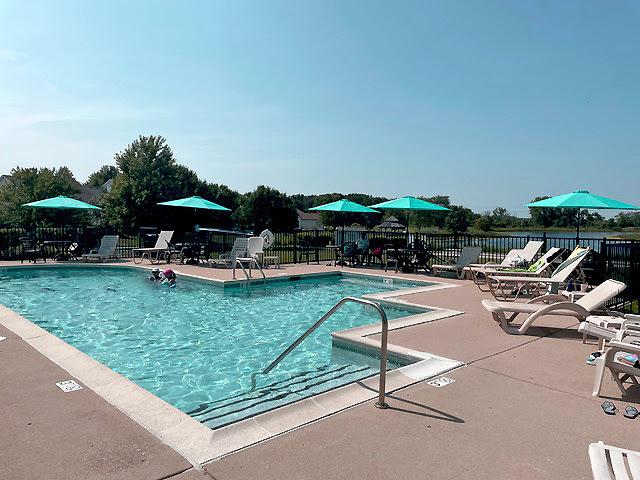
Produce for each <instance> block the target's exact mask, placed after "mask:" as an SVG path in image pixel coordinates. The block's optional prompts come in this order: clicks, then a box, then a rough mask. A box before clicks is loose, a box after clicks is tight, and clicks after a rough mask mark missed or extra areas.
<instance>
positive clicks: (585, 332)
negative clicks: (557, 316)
mask: <svg viewBox="0 0 640 480" xmlns="http://www.w3.org/2000/svg"><path fill="white" fill-rule="evenodd" d="M616 313H617V312H610V314H609V315H589V316H588V317H587V318H586V319H585V320H584V322H582V323H581V324H580V326H579V327H578V332H580V333H582V343H586V340H587V336H591V337H595V338H597V339H598V350H604V344H605V342H609V341H611V340H614V339H616V338H619V335H620V334H621V333H622V332H624V331H625V330H627V329H629V330H637V331H640V315H632V314H619V315H617V314H616Z"/></svg>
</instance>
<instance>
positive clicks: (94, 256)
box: [81, 235, 119, 262]
mask: <svg viewBox="0 0 640 480" xmlns="http://www.w3.org/2000/svg"><path fill="white" fill-rule="evenodd" d="M118 240H119V237H118V235H105V236H104V237H102V240H101V241H100V247H98V249H97V250H92V251H90V252H89V253H85V254H84V255H82V257H81V258H82V261H83V262H88V261H89V260H97V261H98V262H106V261H107V260H109V259H110V258H111V257H113V256H115V253H116V247H117V246H118Z"/></svg>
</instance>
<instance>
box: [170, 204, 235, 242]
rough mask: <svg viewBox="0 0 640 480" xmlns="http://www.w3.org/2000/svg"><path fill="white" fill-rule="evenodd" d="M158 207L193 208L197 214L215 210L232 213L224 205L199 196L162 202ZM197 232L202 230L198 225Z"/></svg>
mask: <svg viewBox="0 0 640 480" xmlns="http://www.w3.org/2000/svg"><path fill="white" fill-rule="evenodd" d="M158 205H165V206H167V207H184V208H193V211H194V212H196V211H197V210H215V211H218V212H230V211H231V210H230V209H229V208H227V207H223V206H222V205H218V204H217V203H215V202H212V201H211V200H207V199H206V198H202V197H199V196H197V195H195V196H193V197H186V198H179V199H178V200H169V201H168V202H160V203H158ZM196 221H197V219H196ZM195 230H196V233H197V232H198V231H199V230H200V229H199V228H198V226H197V225H196V226H195Z"/></svg>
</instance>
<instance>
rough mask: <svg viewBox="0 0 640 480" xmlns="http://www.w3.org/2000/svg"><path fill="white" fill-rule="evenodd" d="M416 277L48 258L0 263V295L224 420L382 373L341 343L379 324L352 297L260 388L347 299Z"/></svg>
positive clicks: (83, 346)
mask: <svg viewBox="0 0 640 480" xmlns="http://www.w3.org/2000/svg"><path fill="white" fill-rule="evenodd" d="M419 285H424V284H419ZM414 286H418V285H417V284H412V283H409V282H397V281H394V283H393V284H392V285H390V284H387V283H384V282H383V280H382V279H373V278H371V277H365V278H355V277H352V276H335V277H322V278H316V279H306V280H297V281H286V282H277V283H270V284H267V285H266V286H265V285H255V286H251V287H234V288H226V289H223V288H220V287H217V286H215V285H212V284H210V283H207V282H202V281H197V280H192V279H187V278H179V279H178V287H177V288H175V289H170V288H167V287H166V286H163V285H160V284H157V283H154V282H151V281H149V280H147V273H145V272H144V271H142V270H137V269H126V268H122V269H120V268H119V269H114V268H100V267H95V268H82V267H64V268H51V267H47V268H28V269H7V270H5V271H2V272H0V299H1V300H0V301H1V302H2V303H4V304H5V305H6V306H8V307H9V308H11V309H12V310H14V311H16V312H18V313H19V314H21V315H23V316H24V317H25V318H27V319H28V320H30V321H32V322H34V323H36V324H38V325H39V326H41V327H42V328H44V329H46V330H47V331H49V332H51V333H52V334H54V335H56V336H58V337H59V338H61V339H62V340H64V341H66V342H67V343H69V344H71V345H73V346H74V347H76V348H78V349H79V350H81V351H82V352H84V353H86V354H88V355H90V356H91V357H93V358H95V359H96V360H98V361H100V362H102V363H103V364H105V365H107V366H109V367H110V368H112V369H113V370H115V371H117V372H119V373H121V374H122V375H124V376H125V377H127V378H129V379H130V380H132V381H133V382H135V383H137V384H138V385H140V386H142V387H144V388H145V389H147V390H149V391H150V392H152V393H154V394H155V395H157V396H158V397H160V398H162V399H164V400H165V401H167V402H169V403H171V404H172V405H174V406H175V407H177V408H179V409H180V410H182V411H184V412H187V413H189V414H190V415H192V416H193V417H194V418H197V419H198V420H200V421H202V422H203V423H205V424H207V425H209V426H210V427H212V428H216V427H219V426H221V425H225V424H228V423H231V422H234V421H237V420H239V419H242V418H246V417H248V416H251V415H254V414H256V413H260V412H262V411H266V410H269V409H272V408H275V407H276V406H279V405H282V404H284V403H289V402H291V401H295V400H299V399H301V398H305V397H308V396H310V395H313V394H316V393H319V392H321V391H326V390H328V389H331V388H335V387H337V386H339V385H343V384H346V383H349V382H352V381H354V380H357V379H361V378H363V377H366V376H369V375H372V374H374V373H376V372H377V371H378V367H377V362H378V361H377V360H376V359H374V358H371V357H368V356H365V355H361V354H357V353H353V352H349V351H346V350H342V349H339V348H334V347H332V344H331V336H330V333H331V332H332V331H336V330H342V329H345V328H350V327H354V326H358V325H365V324H368V323H373V322H377V321H379V317H378V316H377V314H376V313H375V312H373V311H372V310H371V309H368V308H366V307H363V306H361V305H355V304H351V305H346V306H345V307H344V308H343V309H342V310H340V311H339V312H338V313H337V314H336V315H335V316H334V317H333V318H332V319H330V320H329V321H328V322H326V323H325V324H324V325H323V326H322V327H321V328H319V329H318V330H317V331H316V332H315V333H314V334H312V335H311V336H309V337H308V338H307V339H306V340H305V341H304V342H303V343H302V344H301V345H300V346H299V347H298V348H297V349H296V350H294V352H293V353H292V354H291V355H290V356H288V357H287V358H286V359H285V360H284V361H283V362H282V363H281V364H280V365H279V366H278V367H276V368H275V369H274V370H273V371H272V373H270V374H269V375H266V376H263V375H259V376H257V377H256V378H257V383H256V386H257V388H255V389H254V390H252V389H251V387H252V383H251V376H252V374H253V373H255V372H259V371H260V370H262V369H263V368H264V367H265V366H266V365H267V364H268V363H269V362H270V361H271V360H273V359H274V358H275V357H276V356H277V355H278V354H279V353H280V352H281V351H282V350H283V349H284V348H286V346H287V345H289V344H290V343H291V342H292V341H293V340H295V339H296V338H297V337H298V336H299V335H300V334H301V333H303V332H304V331H305V329H306V328H308V326H309V325H311V324H312V323H313V322H315V321H316V320H317V319H318V318H320V317H321V316H322V314H324V313H325V312H326V311H327V310H328V309H329V308H330V307H331V306H333V305H334V304H335V303H336V302H337V301H338V300H340V299H341V298H342V297H345V296H361V295H364V294H366V293H375V292H380V291H385V290H392V289H399V288H408V287H414ZM387 313H388V316H389V318H390V319H393V318H399V317H401V316H405V315H407V314H408V312H405V311H398V310H388V311H387Z"/></svg>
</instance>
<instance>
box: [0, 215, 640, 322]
mask: <svg viewBox="0 0 640 480" xmlns="http://www.w3.org/2000/svg"><path fill="white" fill-rule="evenodd" d="M157 233H158V229H156V228H141V229H136V230H131V231H126V230H121V231H116V230H113V229H109V228H92V227H84V228H49V227H43V228H40V227H38V228H31V229H26V228H0V260H16V259H20V258H22V244H21V240H20V239H21V238H25V237H26V238H30V239H31V240H33V241H35V242H36V243H39V244H44V245H45V250H46V253H47V255H48V256H49V257H53V256H54V255H55V248H56V247H55V245H52V244H49V245H47V242H51V241H53V242H56V241H60V240H67V241H73V242H77V243H78V244H79V245H80V249H81V250H85V251H88V250H90V249H91V248H95V247H97V246H98V245H99V243H100V238H101V237H102V236H103V235H106V234H118V235H119V236H120V241H119V243H118V249H117V254H118V256H119V257H121V258H130V257H131V256H132V250H133V249H134V248H139V247H145V246H152V245H153V244H154V243H155V239H156V236H157ZM363 233H364V234H365V235H366V237H367V238H368V239H369V245H370V248H375V247H376V246H385V245H393V246H395V247H404V246H407V245H409V244H411V243H412V242H414V241H416V240H419V241H420V242H421V243H422V244H423V245H424V246H426V247H428V248H429V249H430V250H431V251H432V252H433V253H434V254H435V255H436V256H437V257H438V258H439V260H444V261H448V260H455V259H456V258H457V257H458V255H459V253H460V250H461V249H462V248H463V247H465V246H467V245H473V246H479V247H481V248H482V255H481V257H480V262H500V261H501V260H502V258H503V257H504V255H505V253H507V252H508V251H509V250H512V249H515V248H523V247H524V246H525V245H526V244H527V242H528V241H530V240H540V241H542V242H543V247H542V249H541V252H545V251H546V250H547V249H549V248H551V247H560V248H566V249H568V250H572V249H573V248H574V247H575V245H576V238H575V237H569V236H568V237H562V238H556V237H547V236H546V235H544V234H543V235H542V236H524V235H523V236H511V235H498V236H489V235H469V234H458V235H454V234H440V233H409V234H408V233H406V232H398V231H366V232H363V231H359V230H351V229H346V230H344V231H343V230H341V229H337V230H298V231H295V232H277V233H275V241H274V243H273V245H272V246H271V247H270V248H269V253H270V254H272V255H278V256H279V257H280V261H281V263H303V262H304V263H307V262H308V263H320V262H330V261H333V260H334V259H335V255H336V247H335V246H336V245H341V244H343V243H344V242H355V241H357V240H358V239H359V238H360V237H361V236H362V234H363ZM192 235H193V234H183V235H180V234H178V233H176V235H175V236H174V240H175V241H183V240H184V241H189V240H193V237H192ZM238 236H244V234H242V233H233V232H224V231H201V232H200V234H199V241H200V242H201V243H203V244H205V245H206V249H205V250H206V252H207V253H208V254H212V255H215V253H216V252H225V251H229V250H230V249H231V247H232V245H233V242H234V241H235V239H236V238H237V237H238ZM580 244H581V246H585V247H586V246H588V247H591V249H592V250H593V251H594V252H595V254H594V255H593V256H592V258H591V260H590V263H589V264H588V265H587V269H588V270H590V272H591V275H592V276H593V278H594V280H595V281H596V282H597V281H601V280H604V279H606V278H612V279H616V280H620V281H622V282H624V283H626V284H627V289H626V291H625V292H624V293H623V296H622V297H621V298H620V299H617V300H616V302H617V303H618V304H619V305H624V307H625V308H628V309H633V310H636V309H637V308H638V301H639V299H640V242H639V241H635V240H609V239H606V238H603V239H580Z"/></svg>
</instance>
